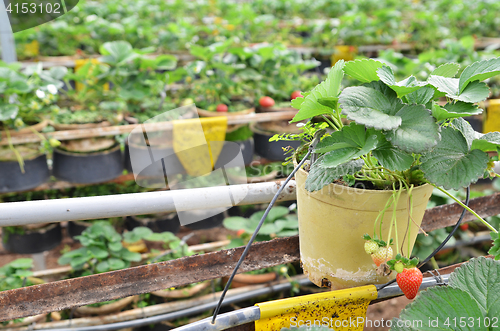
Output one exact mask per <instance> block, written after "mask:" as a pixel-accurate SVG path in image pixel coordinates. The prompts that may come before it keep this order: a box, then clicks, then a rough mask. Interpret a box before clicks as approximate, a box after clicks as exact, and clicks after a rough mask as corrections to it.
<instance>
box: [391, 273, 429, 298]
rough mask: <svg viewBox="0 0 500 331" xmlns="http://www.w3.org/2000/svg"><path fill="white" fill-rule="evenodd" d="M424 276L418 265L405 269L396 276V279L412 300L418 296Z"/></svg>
mask: <svg viewBox="0 0 500 331" xmlns="http://www.w3.org/2000/svg"><path fill="white" fill-rule="evenodd" d="M422 278H423V276H422V272H421V271H420V270H419V269H418V268H417V267H412V268H409V269H407V268H405V269H403V272H402V273H399V274H398V275H397V276H396V281H397V282H398V285H399V288H400V289H401V291H403V293H404V295H405V296H406V297H407V298H408V299H410V300H411V299H413V298H415V297H416V296H417V293H418V289H419V288H420V284H422Z"/></svg>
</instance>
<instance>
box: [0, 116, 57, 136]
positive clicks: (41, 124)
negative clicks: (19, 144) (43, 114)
mask: <svg viewBox="0 0 500 331" xmlns="http://www.w3.org/2000/svg"><path fill="white" fill-rule="evenodd" d="M47 125H49V120H47V119H43V120H41V121H40V122H38V123H37V124H33V125H30V126H29V127H27V128H22V129H21V130H18V131H16V130H10V129H9V133H10V136H11V137H14V136H21V135H24V134H30V133H33V131H32V130H36V131H38V132H40V131H42V130H43V129H44V128H45V127H47ZM0 138H7V134H6V133H5V131H2V130H0Z"/></svg>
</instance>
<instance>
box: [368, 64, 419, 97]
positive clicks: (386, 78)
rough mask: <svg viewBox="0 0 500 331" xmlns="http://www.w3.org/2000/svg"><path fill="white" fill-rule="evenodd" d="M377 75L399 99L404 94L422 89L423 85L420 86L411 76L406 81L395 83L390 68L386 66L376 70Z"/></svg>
mask: <svg viewBox="0 0 500 331" xmlns="http://www.w3.org/2000/svg"><path fill="white" fill-rule="evenodd" d="M377 75H378V77H379V78H380V80H381V81H382V82H384V83H385V84H386V85H387V86H389V87H390V88H391V89H393V90H394V92H396V93H397V95H398V97H399V98H401V97H402V96H404V95H406V94H409V93H412V92H415V91H417V90H419V89H421V88H422V87H423V85H422V84H420V83H419V82H418V81H417V79H416V78H415V77H413V76H410V77H408V78H407V79H405V80H403V81H401V82H399V83H397V82H396V78H395V77H394V73H393V72H392V69H391V67H388V66H383V67H380V68H379V69H378V70H377ZM424 84H425V83H424Z"/></svg>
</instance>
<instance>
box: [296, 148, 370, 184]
mask: <svg viewBox="0 0 500 331" xmlns="http://www.w3.org/2000/svg"><path fill="white" fill-rule="evenodd" d="M322 162H323V156H321V157H320V158H318V160H316V162H315V163H314V164H313V165H312V166H311V169H310V170H309V175H308V176H307V179H306V183H305V188H306V190H308V191H309V192H313V191H318V190H321V189H322V188H323V187H325V186H326V185H328V184H331V183H333V181H335V180H336V179H339V178H340V177H342V176H345V175H352V174H354V173H356V172H357V171H359V170H361V167H363V165H364V164H365V162H364V161H363V160H351V161H349V162H346V163H344V164H341V165H339V166H337V167H335V168H325V167H323V165H322Z"/></svg>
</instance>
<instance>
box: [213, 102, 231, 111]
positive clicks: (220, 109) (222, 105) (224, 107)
mask: <svg viewBox="0 0 500 331" xmlns="http://www.w3.org/2000/svg"><path fill="white" fill-rule="evenodd" d="M215 110H216V111H217V112H219V113H227V111H228V108H227V106H226V105H225V104H223V103H221V104H218V105H217V108H215Z"/></svg>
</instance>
